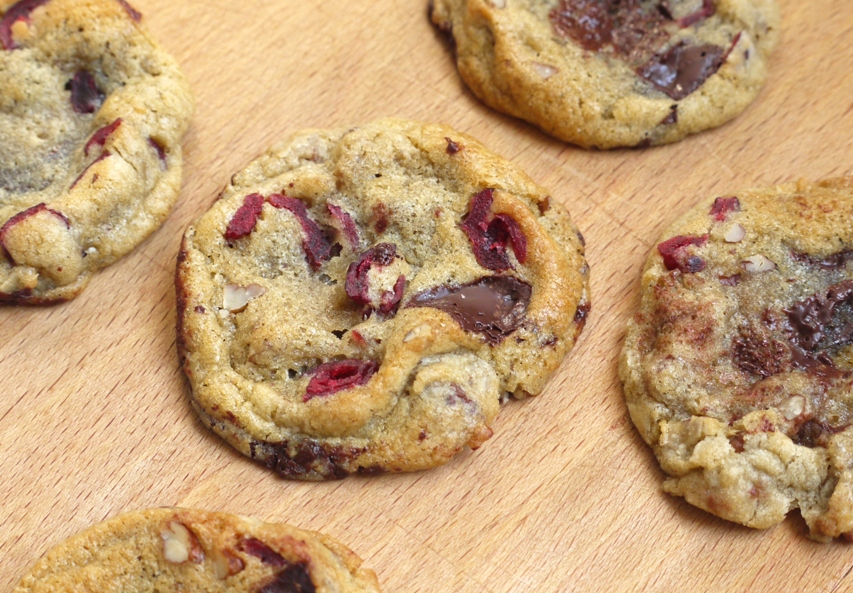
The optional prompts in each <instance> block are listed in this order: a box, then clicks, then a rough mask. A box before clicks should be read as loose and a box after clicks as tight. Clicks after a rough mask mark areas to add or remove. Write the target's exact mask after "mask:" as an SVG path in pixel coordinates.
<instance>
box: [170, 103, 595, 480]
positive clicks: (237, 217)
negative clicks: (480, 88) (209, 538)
mask: <svg viewBox="0 0 853 593" xmlns="http://www.w3.org/2000/svg"><path fill="white" fill-rule="evenodd" d="M587 274H588V267H587V265H586V263H585V262H584V257H583V245H582V241H581V238H580V235H579V233H578V232H577V230H576V229H575V227H574V226H573V225H572V223H571V221H570V220H569V217H568V215H567V213H566V212H565V210H563V208H562V207H560V205H559V204H557V203H556V202H555V201H554V200H552V199H551V198H550V197H549V195H548V192H547V190H545V189H543V188H541V187H539V186H538V185H536V184H534V183H533V182H532V181H531V180H530V179H529V178H528V177H527V176H526V175H525V174H524V173H523V172H521V171H520V170H519V169H518V168H517V167H515V166H513V165H512V164H511V163H509V162H507V161H505V160H503V159H501V158H500V157H498V156H496V155H494V154H492V153H490V152H489V151H487V150H486V149H485V148H483V147H482V146H481V145H480V144H479V143H477V142H476V141H475V140H473V139H472V138H469V137H467V136H465V135H463V134H460V133H458V132H456V131H454V130H452V129H450V128H448V127H446V126H439V125H428V124H422V123H417V122H409V121H403V120H390V119H389V120H382V121H378V122H375V123H371V124H367V125H364V126H359V127H354V128H348V129H339V130H331V131H320V130H309V131H306V132H301V133H298V134H296V135H294V136H293V137H292V138H291V139H290V140H288V141H286V142H284V143H283V144H281V145H279V146H277V147H275V148H273V149H272V150H270V151H269V152H268V153H267V154H266V155H264V156H262V157H261V158H259V159H258V160H256V161H255V162H253V163H251V164H250V165H249V166H248V167H247V168H246V169H244V170H243V171H241V172H239V173H237V174H236V175H234V176H233V178H232V180H231V183H230V184H229V185H228V186H227V187H226V188H225V190H224V191H223V193H222V195H221V197H220V199H219V200H218V201H217V202H216V203H215V204H214V205H213V207H212V208H211V210H210V211H209V212H207V213H206V214H205V215H204V216H202V217H201V218H200V219H199V221H198V222H197V223H196V224H195V225H193V226H192V227H190V228H189V229H188V230H187V232H186V234H185V236H184V240H183V245H182V248H181V253H180V256H179V261H178V270H177V290H178V339H179V349H180V352H181V355H182V357H183V359H184V369H185V371H186V373H187V376H188V377H189V379H190V383H191V384H192V389H193V399H194V403H195V407H196V409H197V411H198V412H199V414H200V415H201V416H202V418H203V419H204V420H205V421H206V422H207V423H208V424H209V425H210V427H211V428H212V429H213V430H214V431H216V432H217V433H218V434H219V435H220V436H222V437H223V438H225V439H226V440H227V441H228V442H230V443H231V444H232V445H233V446H234V447H236V448H237V449H238V450H240V451H241V452H242V453H243V454H245V455H248V456H250V457H252V458H254V459H258V460H260V461H262V462H264V463H266V465H267V466H268V467H270V468H271V469H274V470H276V471H278V472H279V473H281V474H282V475H284V476H287V477H292V478H300V479H328V478H340V477H343V476H345V475H347V474H350V473H354V472H361V473H374V472H379V471H411V470H418V469H424V468H428V467H432V466H435V465H439V464H441V463H444V462H446V461H448V460H449V459H450V458H451V457H453V456H454V455H455V454H456V453H458V452H459V451H461V450H462V449H463V448H464V447H465V446H470V447H472V448H476V447H478V446H480V445H481V444H483V442H485V441H486V440H487V439H488V438H489V437H490V436H491V434H492V430H491V428H490V425H491V423H492V420H493V419H494V418H495V416H496V415H497V413H498V408H499V405H500V400H501V398H502V397H503V396H504V395H505V394H507V393H511V394H516V395H517V396H519V397H521V396H524V395H528V394H537V393H539V392H540V391H542V389H543V387H544V385H545V382H546V381H547V379H548V377H549V376H550V375H551V374H552V373H553V372H554V371H555V370H556V369H557V366H558V365H559V364H560V362H561V361H562V359H563V357H564V356H565V355H566V353H568V351H569V350H570V349H571V348H572V346H573V345H574V343H575V339H576V338H577V336H578V334H579V333H580V330H581V328H582V327H583V324H584V322H585V320H586V315H587V313H588V311H589V300H588V296H587Z"/></svg>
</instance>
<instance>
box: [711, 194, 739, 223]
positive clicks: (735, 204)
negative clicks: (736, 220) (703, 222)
mask: <svg viewBox="0 0 853 593" xmlns="http://www.w3.org/2000/svg"><path fill="white" fill-rule="evenodd" d="M729 212H740V200H738V199H737V198H736V197H735V196H731V197H728V198H717V199H716V200H714V205H713V206H711V211H710V212H708V214H710V215H711V216H713V217H714V220H717V221H719V222H725V220H726V218H728V215H729Z"/></svg>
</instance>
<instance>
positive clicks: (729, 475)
mask: <svg viewBox="0 0 853 593" xmlns="http://www.w3.org/2000/svg"><path fill="white" fill-rule="evenodd" d="M851 214H853V179H851V178H844V179H831V180H827V181H822V182H819V183H808V182H805V181H801V182H798V183H789V184H786V185H781V186H778V187H775V188H770V189H765V190H749V191H743V192H739V193H736V194H734V195H729V196H721V197H718V198H716V199H714V200H708V201H704V202H702V203H700V204H699V205H698V206H697V207H696V208H695V209H694V210H692V211H691V212H689V213H688V214H686V215H685V216H684V217H683V218H682V219H680V220H679V221H678V222H676V223H675V224H674V225H673V226H672V227H671V228H670V229H669V230H668V231H667V232H666V233H664V236H663V238H662V240H661V242H660V243H659V244H658V245H657V248H656V249H655V250H654V251H653V252H652V254H651V255H650V257H649V260H648V262H647V264H646V267H645V270H644V272H643V278H642V302H641V305H640V310H639V313H637V315H636V316H635V317H634V319H633V320H632V321H631V323H629V326H628V331H627V336H626V339H625V345H624V349H623V351H622V357H621V361H620V375H621V378H622V381H623V383H624V388H625V398H626V401H627V404H628V409H629V411H630V414H631V418H632V419H633V421H634V424H635V425H636V426H637V429H638V430H639V432H640V435H642V437H643V439H644V440H645V441H646V442H647V443H648V444H649V445H651V446H652V447H653V449H654V451H655V454H656V455H657V457H658V460H659V462H660V464H661V467H662V468H663V469H664V471H666V472H667V473H668V474H669V475H670V478H669V479H667V480H666V482H665V484H664V489H665V490H666V491H667V492H669V493H671V494H675V495H678V496H683V497H685V498H686V499H687V501H688V502H690V503H691V504H694V505H696V506H698V507H700V508H703V509H705V510H707V511H709V512H711V513H713V514H715V515H718V516H720V517H723V518H725V519H729V520H731V521H736V522H738V523H743V524H744V525H748V526H750V527H757V528H766V527H770V526H772V525H775V524H776V523H779V522H780V521H782V520H783V519H784V518H785V515H786V514H787V513H788V512H789V511H791V510H794V509H797V508H799V510H800V513H801V514H802V516H803V518H804V519H805V521H806V523H807V524H808V526H809V529H810V534H811V537H813V538H815V539H819V540H825V539H829V538H833V537H838V536H846V537H848V538H849V537H850V535H851V533H853V427H851V424H853V264H851V262H853V225H851V222H850V221H851Z"/></svg>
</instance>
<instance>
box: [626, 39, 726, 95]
mask: <svg viewBox="0 0 853 593" xmlns="http://www.w3.org/2000/svg"><path fill="white" fill-rule="evenodd" d="M724 54H725V50H724V49H723V48H722V47H719V46H716V45H710V44H707V43H706V44H703V45H688V44H687V43H685V42H681V43H678V44H677V45H674V46H673V47H671V48H670V49H669V51H667V52H666V53H664V54H659V55H655V56H654V57H653V58H652V59H651V60H650V61H649V62H648V63H646V65H645V66H643V67H641V68H639V69H638V70H637V74H639V75H640V77H641V78H644V79H645V80H647V81H649V82H650V83H651V84H652V85H653V86H654V87H655V88H656V89H658V90H659V91H661V92H663V93H665V94H666V95H667V96H668V97H670V98H671V99H674V100H676V101H680V100H681V99H683V98H684V97H686V96H687V95H689V94H690V93H692V92H693V91H695V90H696V89H698V88H699V87H700V86H702V83H704V82H705V81H706V80H707V79H708V78H709V77H710V76H711V75H713V74H714V73H716V72H717V70H719V68H720V66H722V64H723V59H724V57H725V56H724Z"/></svg>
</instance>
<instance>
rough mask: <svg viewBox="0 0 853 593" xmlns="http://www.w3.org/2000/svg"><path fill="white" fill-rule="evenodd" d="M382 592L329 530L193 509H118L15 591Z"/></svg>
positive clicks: (42, 563) (56, 551)
mask: <svg viewBox="0 0 853 593" xmlns="http://www.w3.org/2000/svg"><path fill="white" fill-rule="evenodd" d="M71 591H74V592H80V593H90V592H95V591H97V592H98V593H130V592H137V591H140V592H142V591H192V592H195V591H198V592H201V591H204V592H207V593H216V592H223V593H224V592H226V591H228V592H233V593H239V592H246V593H283V592H291V593H378V591H379V584H378V582H377V580H376V575H375V574H374V573H373V571H372V570H368V569H365V568H362V567H361V559H360V558H359V557H358V556H356V555H355V554H354V553H353V552H352V551H350V550H349V549H348V548H347V547H345V546H344V545H343V544H341V543H340V542H338V541H336V540H334V539H332V538H331V537H329V536H327V535H324V534H322V533H317V532H313V531H304V530H302V529H297V528H295V527H291V526H289V525H284V524H280V523H279V524H270V523H263V522H261V521H258V520H257V519H252V518H249V517H240V516H237V515H229V514H226V513H210V512H206V511H199V510H193V509H168V508H164V509H151V510H145V511H133V512H129V513H125V514H122V515H118V516H116V517H113V518H111V519H108V520H107V521H104V522H103V523H99V524H97V525H94V526H93V527H90V528H88V529H86V530H85V531H83V532H81V533H78V534H77V535H75V536H73V537H71V538H69V539H68V540H66V541H65V542H63V543H61V544H59V545H58V546H56V547H55V548H53V549H52V550H51V551H50V552H48V553H47V554H46V555H45V556H44V557H43V558H42V559H41V560H39V561H38V562H37V563H36V564H35V566H33V567H32V568H31V569H30V571H29V572H28V573H27V574H26V575H25V576H24V578H23V579H21V582H20V583H19V584H18V586H17V587H16V588H15V589H14V592H13V593H68V592H71Z"/></svg>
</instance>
